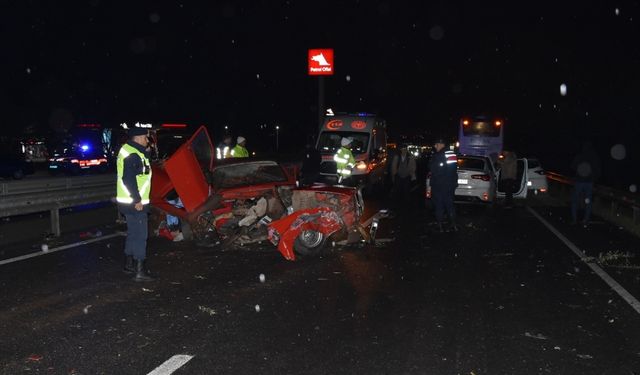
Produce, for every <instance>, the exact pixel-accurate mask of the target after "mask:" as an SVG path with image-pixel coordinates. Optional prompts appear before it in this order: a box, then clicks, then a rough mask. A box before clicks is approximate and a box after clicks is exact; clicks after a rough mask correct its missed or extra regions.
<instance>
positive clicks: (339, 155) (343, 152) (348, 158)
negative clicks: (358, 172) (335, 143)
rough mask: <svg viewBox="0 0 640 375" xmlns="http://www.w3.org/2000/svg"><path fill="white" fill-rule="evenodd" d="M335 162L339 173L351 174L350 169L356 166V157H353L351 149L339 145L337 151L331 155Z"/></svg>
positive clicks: (343, 174)
mask: <svg viewBox="0 0 640 375" xmlns="http://www.w3.org/2000/svg"><path fill="white" fill-rule="evenodd" d="M333 160H334V161H335V162H336V168H337V170H338V171H337V172H338V174H339V175H342V176H345V177H346V176H351V169H352V168H353V167H355V166H356V159H354V158H353V154H352V153H351V150H349V149H348V148H346V147H340V149H339V150H338V152H336V154H335V155H333Z"/></svg>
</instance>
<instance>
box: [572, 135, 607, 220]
mask: <svg viewBox="0 0 640 375" xmlns="http://www.w3.org/2000/svg"><path fill="white" fill-rule="evenodd" d="M571 169H572V170H573V172H574V184H573V194H572V197H571V223H572V224H576V223H577V221H578V206H579V205H580V199H581V198H582V199H584V203H585V206H584V216H583V218H582V225H584V226H585V227H586V226H587V224H588V223H589V219H590V218H591V208H592V206H593V183H594V182H595V181H596V180H597V179H598V178H599V177H600V173H601V171H602V165H601V163H600V159H599V158H598V155H597V154H596V153H595V151H594V150H593V147H592V146H591V143H590V142H584V143H583V144H582V151H581V152H580V153H579V154H578V155H576V156H575V158H574V159H573V161H572V162H571Z"/></svg>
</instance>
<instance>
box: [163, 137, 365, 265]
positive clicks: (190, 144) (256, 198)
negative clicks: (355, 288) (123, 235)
mask: <svg viewBox="0 0 640 375" xmlns="http://www.w3.org/2000/svg"><path fill="white" fill-rule="evenodd" d="M214 163H215V164H214ZM152 169H153V175H152V186H153V189H152V190H151V203H152V205H153V206H154V207H155V208H156V209H157V212H156V214H157V215H160V219H162V216H166V215H167V214H169V215H172V216H175V217H178V218H180V219H181V221H182V223H183V235H184V233H185V232H190V234H191V235H189V233H187V235H185V237H192V238H194V239H198V240H200V241H210V242H215V241H221V242H222V245H223V246H230V245H232V244H234V243H240V244H247V243H252V242H258V241H264V240H267V239H269V240H270V241H271V243H273V244H274V245H276V246H277V248H278V250H279V251H280V252H281V253H282V255H283V256H284V257H285V258H286V259H288V260H295V259H296V254H298V255H315V254H318V253H319V252H321V251H322V249H323V247H324V245H325V243H326V241H327V239H328V238H329V237H332V236H333V237H337V236H340V235H344V236H345V237H346V236H347V235H348V234H349V233H350V232H354V231H358V233H362V232H363V231H362V230H358V229H360V228H358V226H359V224H360V216H361V215H362V211H363V201H362V197H361V194H360V193H359V191H358V190H357V189H355V188H346V187H333V186H327V185H315V186H312V187H308V188H297V187H296V171H295V169H294V168H285V167H283V166H282V165H281V164H279V163H277V162H275V161H273V160H262V159H254V158H239V159H225V160H216V159H215V154H214V148H213V143H212V142H211V139H210V137H209V134H208V132H207V130H206V128H204V127H201V128H200V129H198V130H197V131H196V132H195V133H194V134H193V136H192V137H191V138H190V139H188V140H187V141H186V142H185V143H184V144H183V145H182V146H180V147H179V148H178V149H177V150H176V151H175V152H174V153H173V154H172V155H171V156H170V157H169V158H167V159H166V160H163V161H160V162H158V163H154V164H153V165H152ZM178 201H179V204H176V203H177V202H178ZM157 215H156V216H157ZM156 221H157V222H159V221H162V220H156Z"/></svg>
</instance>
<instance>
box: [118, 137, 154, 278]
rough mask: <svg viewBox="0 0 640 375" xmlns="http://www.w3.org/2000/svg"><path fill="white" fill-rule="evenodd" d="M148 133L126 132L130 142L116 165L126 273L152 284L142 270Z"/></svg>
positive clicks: (148, 183) (148, 174)
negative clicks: (124, 227) (124, 221)
mask: <svg viewBox="0 0 640 375" xmlns="http://www.w3.org/2000/svg"><path fill="white" fill-rule="evenodd" d="M148 133H149V132H148V129H146V128H140V127H134V128H131V129H129V141H128V142H127V143H125V144H124V145H122V147H121V148H120V151H119V152H118V159H117V161H116V167H117V183H116V192H117V195H116V201H117V202H118V210H119V211H120V212H121V213H122V214H123V215H124V216H125V218H126V219H127V239H126V241H125V247H124V254H125V258H126V260H125V266H124V271H125V273H130V274H133V273H135V277H134V280H135V281H153V280H154V279H153V278H151V276H149V274H148V271H147V270H146V269H145V265H144V262H145V259H146V253H147V236H148V225H147V220H148V217H147V215H148V214H149V195H150V192H151V164H150V163H149V153H148V151H147V146H148V145H149V139H148V136H149V134H148Z"/></svg>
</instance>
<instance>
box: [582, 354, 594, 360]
mask: <svg viewBox="0 0 640 375" xmlns="http://www.w3.org/2000/svg"><path fill="white" fill-rule="evenodd" d="M578 358H580V359H593V357H592V356H590V355H589V354H578Z"/></svg>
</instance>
